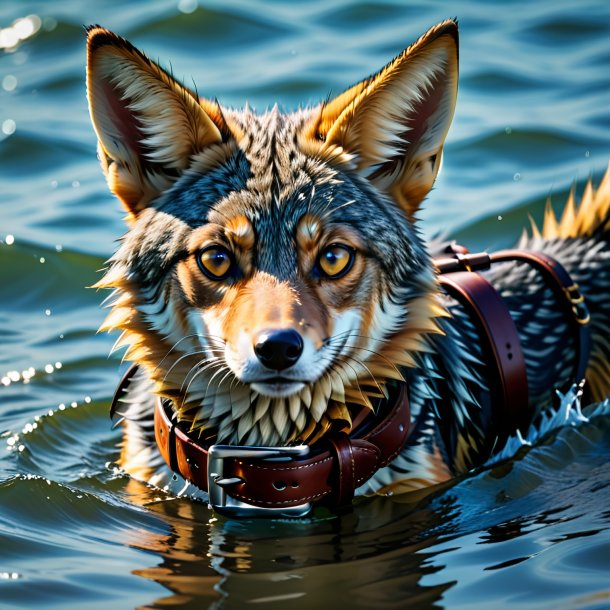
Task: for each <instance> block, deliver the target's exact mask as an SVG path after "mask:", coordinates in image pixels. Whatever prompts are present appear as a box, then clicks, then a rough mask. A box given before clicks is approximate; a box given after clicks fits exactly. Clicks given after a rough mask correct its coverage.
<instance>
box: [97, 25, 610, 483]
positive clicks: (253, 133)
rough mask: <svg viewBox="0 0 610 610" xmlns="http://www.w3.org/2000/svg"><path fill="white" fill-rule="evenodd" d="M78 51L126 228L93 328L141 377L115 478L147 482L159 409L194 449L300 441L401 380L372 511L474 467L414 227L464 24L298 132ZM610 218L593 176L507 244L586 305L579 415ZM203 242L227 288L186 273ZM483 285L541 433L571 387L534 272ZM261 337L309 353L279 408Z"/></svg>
mask: <svg viewBox="0 0 610 610" xmlns="http://www.w3.org/2000/svg"><path fill="white" fill-rule="evenodd" d="M88 40H89V48H88V81H87V82H88V97H89V103H90V109H91V115H92V120H93V124H94V127H95V130H96V133H97V135H98V138H99V156H100V160H101V163H102V168H103V169H104V172H105V174H106V176H107V179H108V184H109V187H110V189H111V190H112V191H113V192H114V193H115V194H116V195H117V196H118V197H119V198H120V199H121V201H122V202H123V203H124V205H125V207H126V209H127V212H128V218H127V220H128V224H129V231H128V232H127V234H126V235H125V236H124V237H123V239H122V243H121V246H120V248H119V249H118V251H117V252H116V254H115V255H114V256H113V257H112V258H111V259H110V261H109V265H108V269H107V270H106V273H105V275H104V278H103V279H102V280H101V281H100V282H99V284H98V285H99V286H100V287H104V288H111V289H113V293H112V295H111V296H110V298H109V300H108V304H109V305H110V306H111V308H112V309H111V312H110V314H109V316H108V318H107V320H106V321H105V323H104V326H103V328H104V329H119V330H121V331H122V334H121V336H120V338H119V340H118V341H117V347H120V346H127V350H126V352H125V358H127V359H128V360H131V361H134V362H138V363H140V364H141V365H142V370H143V371H144V373H142V374H141V376H140V377H139V379H138V383H137V388H136V390H134V393H133V396H137V398H135V399H132V400H131V401H130V402H129V405H128V408H126V410H125V414H126V416H127V420H128V421H127V424H126V435H125V441H124V449H123V458H122V463H123V465H124V466H125V467H126V469H127V470H129V471H130V472H132V473H135V474H137V475H138V476H143V477H145V476H148V475H147V474H145V473H150V471H151V470H154V469H155V468H156V465H157V462H158V457H156V456H155V454H154V439H152V436H151V428H150V422H151V418H152V411H151V407H150V396H152V394H153V393H156V394H159V395H161V396H165V397H167V398H171V399H172V400H173V404H174V408H175V410H176V412H177V416H178V418H179V419H180V420H181V421H183V422H185V423H186V424H188V425H189V427H190V429H191V430H192V433H193V434H195V435H198V436H200V437H201V438H203V439H208V440H210V441H219V442H224V443H233V444H266V445H275V444H288V443H293V442H306V443H313V442H315V441H316V440H319V439H320V438H322V437H323V436H324V435H325V434H327V433H329V432H330V431H336V430H345V431H349V430H350V427H351V424H352V419H353V417H354V414H355V413H356V412H357V411H358V410H360V409H362V408H364V409H369V410H374V409H375V408H376V405H377V401H379V400H383V399H384V397H385V396H386V394H387V392H388V387H389V386H391V384H392V383H393V381H394V380H400V379H405V378H406V379H407V380H408V382H409V388H410V399H411V404H412V411H413V414H412V416H413V421H414V432H413V434H412V435H411V436H410V439H409V442H408V445H407V447H406V448H405V449H404V451H403V452H402V453H401V454H400V455H399V456H398V457H397V458H396V459H395V460H394V462H393V463H392V464H390V465H389V466H388V467H386V468H385V469H383V470H381V471H380V472H379V473H378V474H377V475H375V477H374V479H373V480H372V481H371V482H370V483H369V484H368V485H367V487H366V491H372V492H378V491H382V492H383V491H386V492H387V491H389V490H403V491H406V490H410V489H415V488H418V487H422V486H427V485H431V484H434V483H438V482H440V481H443V480H446V479H447V478H449V477H451V476H453V475H455V474H457V473H460V472H464V471H466V470H468V469H469V468H471V467H473V466H476V465H478V464H480V463H482V461H484V460H485V459H486V458H487V457H488V456H489V453H490V450H491V448H493V447H494V445H495V439H494V438H488V436H487V432H486V430H487V429H488V428H487V426H486V425H485V422H483V421H482V413H484V412H485V408H484V407H485V404H486V401H489V395H488V394H489V393H488V387H487V383H488V378H489V371H488V369H487V364H486V363H485V361H484V360H485V359H484V355H483V354H482V353H481V352H480V348H479V341H478V339H477V336H476V331H475V329H474V326H473V324H472V321H471V320H470V319H469V318H468V316H467V315H466V313H465V312H464V311H462V309H461V307H460V306H459V305H458V304H457V303H455V302H453V301H451V300H450V299H447V298H445V297H444V296H443V295H442V294H441V293H440V291H439V288H438V285H437V282H436V278H435V274H434V270H433V265H432V261H431V255H430V253H429V252H428V248H427V246H426V244H424V242H423V240H422V238H421V236H420V235H419V232H418V229H417V225H416V219H415V217H416V213H417V210H418V208H419V206H420V204H421V201H422V200H423V198H424V197H425V195H426V194H427V192H428V191H429V190H430V188H431V187H432V184H433V182H434V178H435V177H436V174H437V172H438V170H439V167H440V161H441V157H442V145H443V142H444V139H445V136H446V133H447V130H448V129H449V125H450V122H451V118H452V115H453V109H454V103H455V96H456V92H457V72H458V70H457V55H458V52H457V24H456V23H455V22H453V21H447V22H444V23H442V24H439V25H438V26H436V27H434V28H432V29H431V30H430V31H429V32H427V33H426V34H425V35H424V36H422V37H421V38H420V39H419V40H418V41H417V42H416V43H414V44H413V45H411V47H409V48H408V49H407V50H405V51H404V52H403V53H402V54H400V55H399V56H398V57H397V58H396V59H394V60H393V61H392V62H390V63H389V64H388V65H387V66H386V67H384V68H383V69H382V70H381V71H380V72H379V73H377V74H376V75H374V76H372V77H370V78H368V79H365V80H364V81H362V82H361V83H358V84H357V85H355V86H354V87H352V88H350V89H348V90H347V91H346V92H344V93H343V94H342V95H340V96H338V97H337V98H335V99H334V100H331V101H327V102H325V103H323V104H321V105H319V106H317V107H314V108H309V109H303V110H300V111H298V112H296V113H292V114H284V113H282V112H280V111H279V109H278V108H277V107H275V108H273V109H272V110H270V111H268V112H266V113H265V114H262V115H259V114H256V113H255V112H254V111H252V110H250V109H248V108H246V109H244V110H241V111H237V110H233V109H228V108H224V107H222V106H220V105H219V104H218V103H215V102H210V101H208V100H206V99H203V98H200V97H198V96H197V95H196V94H194V93H193V92H192V91H189V90H188V89H186V88H184V87H183V86H182V85H180V84H179V83H177V82H176V81H175V80H174V78H173V77H172V76H171V75H170V74H169V73H167V72H165V71H164V70H162V69H161V68H160V67H159V66H158V65H157V64H155V63H154V62H152V61H150V60H149V59H148V58H147V57H146V56H144V55H143V54H142V53H141V52H140V51H138V50H137V49H135V48H134V47H133V46H132V45H131V44H130V43H128V42H127V41H125V40H124V39H122V38H120V37H118V36H116V35H115V34H112V33H111V32H108V31H107V30H105V29H103V28H100V27H98V26H95V27H92V28H91V29H90V30H89V36H88ZM609 207H610V176H609V175H607V176H606V178H605V179H604V181H603V183H602V185H601V186H600V187H599V189H598V190H597V192H595V191H594V190H593V189H592V187H591V186H590V185H589V186H588V187H587V190H586V192H585V194H584V196H583V200H582V202H581V204H580V206H579V207H578V208H576V206H575V205H574V201H573V198H571V200H570V202H569V203H568V205H567V207H566V210H565V212H564V214H563V217H562V219H561V220H560V221H557V220H556V219H555V216H554V214H552V213H551V212H547V215H546V217H545V224H544V228H543V231H542V234H540V232H539V231H538V230H537V229H536V228H534V231H533V235H532V237H527V236H524V237H523V238H522V243H521V246H522V247H525V248H531V249H542V250H544V251H546V252H548V253H549V254H551V255H553V256H556V257H557V258H558V259H559V260H560V261H561V262H562V263H563V264H564V265H565V266H566V267H567V268H568V269H569V271H570V273H571V274H572V275H573V276H574V278H575V279H576V281H577V282H578V283H579V284H580V286H581V289H582V291H583V293H584V294H585V296H586V298H587V302H588V304H589V308H590V310H591V314H592V331H593V350H592V357H591V361H590V365H589V369H588V371H587V381H588V387H589V392H590V396H591V399H592V400H601V399H602V398H603V397H604V396H606V395H607V394H608V393H609V390H610V367H609V365H608V357H609V354H610V344H609V341H610V339H609V337H608V327H609V325H610V305H609V299H608V295H609V293H610V255H609V254H608V240H609V232H608V229H609V226H608V217H609ZM332 243H341V244H346V245H348V246H349V247H350V248H352V249H353V250H354V251H355V252H356V256H355V260H354V264H353V267H352V268H351V269H350V271H349V273H347V274H346V275H345V276H344V277H342V278H340V279H336V280H325V279H324V278H320V277H319V276H316V273H315V272H314V271H315V265H316V257H317V256H318V255H319V252H320V251H321V250H322V249H323V248H324V247H325V245H328V244H332ZM209 244H221V245H222V246H223V247H226V248H227V249H228V250H229V251H230V252H231V253H232V256H233V259H234V260H235V262H236V264H237V266H238V267H239V277H235V278H233V279H231V281H223V282H218V281H215V280H210V279H209V278H207V277H206V276H205V275H204V274H202V273H201V269H200V268H199V266H198V264H197V260H196V259H197V256H198V253H199V252H200V251H201V249H202V248H203V247H206V245H209ZM490 279H491V281H492V282H493V283H494V285H495V286H496V287H497V289H498V290H499V291H500V293H501V294H502V295H503V296H504V297H505V299H506V301H507V304H508V306H509V309H510V310H511V313H512V314H513V317H514V319H515V322H516V325H517V328H518V330H519V334H520V337H521V340H522V347H523V351H524V353H525V356H526V365H527V375H528V381H529V383H530V402H531V408H532V414H535V413H536V412H538V411H539V410H540V409H541V408H543V407H544V406H546V405H548V404H549V403H550V402H551V401H552V399H553V395H554V390H555V388H558V387H565V386H566V384H567V385H569V384H570V383H571V382H573V381H575V380H574V379H573V378H572V377H573V374H574V373H573V371H574V365H573V355H574V338H573V337H572V336H571V334H570V331H569V326H568V323H567V320H566V319H565V318H564V317H563V313H562V311H561V309H560V308H558V307H557V306H556V303H555V301H554V297H553V295H552V293H551V291H550V290H549V289H548V288H546V287H545V286H544V284H543V283H541V281H540V278H539V277H537V275H536V274H535V273H533V272H532V271H531V270H529V269H527V268H525V267H524V266H522V265H513V266H512V267H511V268H510V269H509V270H507V269H506V268H505V267H503V268H502V271H501V272H493V273H491V274H490ZM267 328H293V329H296V330H298V332H299V333H300V334H301V335H302V336H303V338H304V341H305V351H304V354H303V356H302V361H303V363H301V362H299V363H297V364H295V366H294V371H295V372H294V375H295V379H296V381H295V382H294V385H295V387H296V386H298V385H299V384H300V387H298V389H295V391H294V392H293V393H291V394H289V395H286V396H281V395H280V396H277V395H273V392H271V391H270V390H269V387H268V384H265V383H264V380H262V378H261V371H260V366H259V364H258V363H257V362H256V359H255V358H253V356H252V353H251V352H252V348H251V346H252V342H253V338H254V337H255V336H256V333H258V332H260V331H261V329H267ZM301 364H302V366H301ZM305 364H306V365H307V366H305ZM299 367H301V368H299ZM301 369H302V370H301ZM289 373H290V371H289ZM297 377H298V379H297ZM261 387H262V388H263V389H262V390H261Z"/></svg>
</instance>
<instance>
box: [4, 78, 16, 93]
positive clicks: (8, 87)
mask: <svg viewBox="0 0 610 610" xmlns="http://www.w3.org/2000/svg"><path fill="white" fill-rule="evenodd" d="M16 87H17V78H16V77H15V76H14V75H13V74H7V75H6V76H5V77H4V78H3V79H2V88H3V89H4V90H5V91H14V90H15V88H16Z"/></svg>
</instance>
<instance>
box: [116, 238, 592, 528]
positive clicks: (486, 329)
mask: <svg viewBox="0 0 610 610" xmlns="http://www.w3.org/2000/svg"><path fill="white" fill-rule="evenodd" d="M446 252H447V257H446V258H440V259H436V260H435V261H434V262H435V265H436V268H437V270H438V274H439V275H438V277H439V282H440V284H441V286H442V287H443V288H444V290H445V291H446V293H447V294H448V295H449V296H451V297H453V298H454V299H456V300H457V301H458V302H459V303H461V304H462V306H463V307H464V308H465V309H466V311H467V312H468V314H469V315H470V317H471V319H472V320H473V321H474V323H475V324H476V325H477V327H478V330H479V331H480V337H481V342H482V347H483V351H484V353H485V354H486V355H487V357H488V360H489V364H490V367H489V368H490V370H491V379H490V387H491V388H492V401H491V404H492V408H493V410H494V415H495V421H496V422H498V423H497V425H496V429H495V430H493V433H494V434H495V435H497V437H498V441H502V440H506V438H507V437H508V436H509V435H510V434H511V433H512V432H514V431H515V430H516V429H517V428H521V429H523V428H524V427H525V426H526V425H527V424H528V423H529V419H530V418H531V413H530V411H529V407H528V385H527V377H526V370H525V360H524V357H523V352H522V350H521V345H520V341H519V336H518V334H517V329H516V327H515V323H514V321H513V319H512V318H511V315H510V312H509V310H508V308H507V306H506V303H505V302H504V300H503V299H502V297H501V296H500V295H499V294H498V292H497V291H496V290H495V288H493V286H492V285H491V284H490V283H489V282H488V281H487V280H486V279H485V278H484V277H483V276H482V275H481V274H480V273H478V272H479V271H484V270H486V269H489V268H490V266H491V265H492V264H495V263H504V262H518V263H527V264H529V265H531V266H532V267H533V268H535V269H536V270H537V271H538V272H539V273H540V274H541V275H542V277H543V278H544V279H545V281H546V284H547V285H548V286H549V287H550V288H551V289H552V290H553V291H554V292H555V293H556V296H557V300H558V302H559V303H560V306H561V307H563V308H564V310H565V312H566V316H567V318H568V319H569V320H570V321H571V325H572V328H573V331H574V334H575V336H576V338H577V341H576V344H577V350H576V351H577V354H576V358H575V361H576V366H575V376H574V379H575V380H578V381H579V380H581V379H582V378H584V375H585V371H586V367H587V362H588V357H589V326H588V323H589V313H588V311H587V307H586V304H585V302H584V298H583V296H582V294H581V293H580V291H579V288H578V285H577V284H575V283H574V282H573V281H572V279H571V278H570V275H569V274H568V273H567V271H566V270H565V269H564V268H563V267H562V265H561V264H560V263H559V262H557V261H556V260H554V259H553V258H551V257H550V256H548V255H546V254H543V253H541V252H527V251H521V250H503V251H500V252H496V253H493V254H487V253H485V252H483V253H477V254H470V253H469V252H468V251H467V250H466V249H465V248H463V247H461V246H456V245H452V246H449V247H448V249H447V251H446ZM135 368H137V365H134V367H132V368H131V369H130V370H129V371H128V372H127V374H126V375H125V377H124V378H123V380H122V381H121V383H120V384H119V387H118V388H117V390H116V392H115V396H114V399H113V403H112V405H113V406H112V412H114V410H115V408H116V404H117V401H118V400H119V398H120V397H121V396H122V395H123V393H124V392H125V390H126V388H127V386H128V385H129V382H130V381H131V379H132V378H133V376H134V374H135ZM357 419H359V418H357ZM154 424H155V425H154V429H155V438H156V441H157V446H158V448H159V451H160V453H161V455H162V456H163V458H164V459H165V461H166V462H167V464H168V465H169V466H170V468H171V469H172V470H173V471H174V472H176V473H179V474H180V475H181V476H182V477H183V478H185V479H186V480H188V481H190V482H191V483H193V484H194V485H196V486H197V487H198V488H200V489H202V490H204V491H207V492H208V494H209V502H210V505H211V506H212V507H213V508H214V509H215V510H217V511H218V512H221V513H223V514H227V515H230V516H261V515H262V516H267V517H269V516H273V515H282V516H283V515H288V516H302V515H304V514H307V513H308V512H309V510H310V509H311V507H312V505H313V504H314V503H324V504H326V505H328V506H330V507H333V508H339V507H344V506H346V505H349V504H350V503H351V500H352V498H353V496H354V491H355V489H356V488H357V487H359V486H360V485H362V484H363V483H365V482H366V481H367V480H368V479H370V478H371V477H372V476H373V475H374V474H375V473H376V472H377V471H378V470H379V469H380V468H382V467H384V466H386V465H387V464H389V463H390V462H391V461H392V460H393V459H394V458H395V457H396V456H397V455H398V453H400V451H401V450H402V449H403V447H404V446H405V444H406V442H407V440H408V437H409V432H410V431H411V430H412V429H413V425H412V423H411V413H410V409H409V399H408V389H407V386H406V383H400V384H397V385H396V386H395V387H393V388H392V389H391V393H390V398H389V399H388V400H387V401H385V403H384V404H383V405H382V406H381V408H380V410H379V412H378V413H377V414H375V415H369V416H368V417H367V419H366V420H365V422H364V423H363V424H361V425H359V424H358V423H357V424H356V425H354V426H353V429H352V432H351V433H350V435H347V434H345V433H339V434H330V435H327V436H326V437H325V439H323V441H321V442H320V443H318V444H317V445H316V446H312V447H309V446H307V445H300V446H296V447H249V446H231V445H211V446H210V445H206V444H204V443H202V442H201V441H199V440H198V439H196V438H194V437H193V436H192V435H189V433H188V427H187V426H184V425H183V424H181V423H180V422H178V421H176V417H175V412H174V410H173V408H172V404H171V401H168V400H167V399H162V398H156V400H155V413H154ZM499 446H501V445H499Z"/></svg>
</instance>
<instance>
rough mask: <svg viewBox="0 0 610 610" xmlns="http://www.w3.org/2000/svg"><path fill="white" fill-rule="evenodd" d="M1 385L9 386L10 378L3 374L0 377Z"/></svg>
mask: <svg viewBox="0 0 610 610" xmlns="http://www.w3.org/2000/svg"><path fill="white" fill-rule="evenodd" d="M0 382H2V385H5V386H9V385H11V380H10V379H9V378H8V377H7V376H6V375H5V376H4V377H3V378H2V379H0Z"/></svg>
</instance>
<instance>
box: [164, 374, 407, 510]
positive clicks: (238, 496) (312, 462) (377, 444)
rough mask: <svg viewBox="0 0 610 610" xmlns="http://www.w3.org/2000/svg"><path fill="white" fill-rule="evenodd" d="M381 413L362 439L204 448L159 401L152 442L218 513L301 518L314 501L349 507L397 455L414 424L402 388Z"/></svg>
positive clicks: (339, 436)
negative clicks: (358, 492)
mask: <svg viewBox="0 0 610 610" xmlns="http://www.w3.org/2000/svg"><path fill="white" fill-rule="evenodd" d="M386 407H387V408H386V409H385V416H384V417H382V418H376V420H375V422H374V424H373V426H372V427H370V428H369V429H368V430H365V431H364V432H363V434H362V436H360V437H358V436H356V437H350V436H348V435H347V434H345V433H341V434H335V435H330V436H329V437H328V438H327V439H326V441H325V442H324V443H323V444H321V445H320V447H307V446H301V447H298V448H294V447H293V448H291V447H288V448H286V447H239V446H228V445H222V446H220V445H213V446H212V447H209V446H207V447H206V446H205V445H204V444H202V443H200V442H198V441H197V440H195V439H194V438H192V437H191V436H189V435H188V433H187V432H186V429H185V428H183V427H182V426H181V424H180V423H177V422H175V421H174V413H173V410H172V407H171V403H169V401H166V400H163V399H157V400H156V404H155V438H156V440H157V445H158V447H159V451H160V452H161V455H162V456H163V458H164V459H165V461H166V462H167V464H168V465H169V466H170V468H171V469H172V470H173V471H174V472H177V473H179V474H180V475H181V476H182V477H183V478H185V479H186V480H188V481H190V482H192V483H194V484H195V485H196V486H197V487H199V488H200V489H202V490H204V491H208V494H209V496H210V504H211V505H212V507H213V508H215V509H216V510H217V511H218V512H221V513H225V514H230V515H247V516H252V515H257V514H258V515H260V514H262V515H265V516H271V515H272V514H273V513H276V514H277V513H279V514H283V515H286V514H287V515H292V516H300V515H303V514H305V513H307V512H308V511H309V509H310V508H311V504H312V503H314V502H315V503H319V502H321V501H323V502H324V503H326V504H328V505H330V506H332V507H335V508H336V507H342V506H346V505H349V504H350V503H351V501H352V498H353V496H354V490H355V489H356V488H357V487H359V486H360V485H362V484H363V483H365V482H366V481H367V480H368V479H370V478H371V477H372V476H373V474H375V472H377V470H379V469H380V468H382V467H383V466H385V465H386V464H388V463H389V462H391V461H392V460H393V459H394V458H395V457H396V455H398V453H399V452H400V450H401V449H402V448H403V446H404V444H405V442H406V440H407V437H408V434H409V426H410V423H411V414H410V409H409V400H408V395H407V388H406V384H404V383H401V384H398V385H397V387H396V392H395V396H394V398H393V400H392V401H391V403H390V404H388V405H386ZM299 453H300V454H304V455H298V454H299ZM295 454H296V455H295ZM259 456H260V457H259ZM254 507H257V508H259V509H262V510H258V511H257V510H255V509H254Z"/></svg>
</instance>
